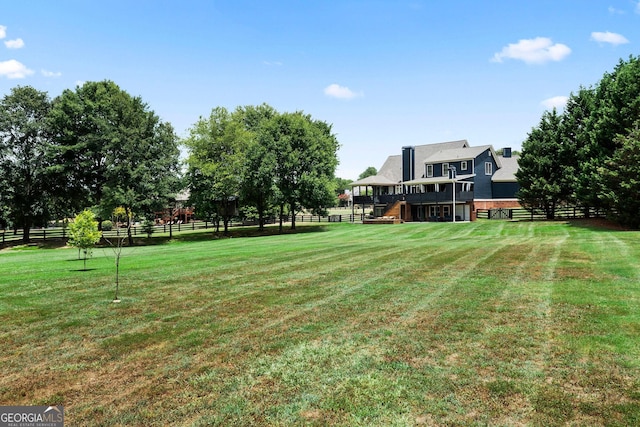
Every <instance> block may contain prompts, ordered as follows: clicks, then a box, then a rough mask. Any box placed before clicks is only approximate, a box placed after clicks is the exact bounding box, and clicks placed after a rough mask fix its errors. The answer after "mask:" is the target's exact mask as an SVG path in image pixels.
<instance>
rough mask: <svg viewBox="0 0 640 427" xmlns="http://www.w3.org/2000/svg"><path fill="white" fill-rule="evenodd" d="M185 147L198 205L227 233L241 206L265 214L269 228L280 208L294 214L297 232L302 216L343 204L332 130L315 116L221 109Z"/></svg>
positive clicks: (266, 109)
mask: <svg viewBox="0 0 640 427" xmlns="http://www.w3.org/2000/svg"><path fill="white" fill-rule="evenodd" d="M184 143H185V145H186V146H187V147H188V149H189V152H190V154H189V158H188V160H187V165H188V179H189V186H190V191H191V200H192V202H193V203H194V204H195V206H196V209H197V210H198V211H199V212H200V213H201V214H204V215H206V216H209V217H210V216H213V215H219V216H221V217H223V219H224V220H225V230H226V221H227V218H228V217H229V216H231V214H232V213H231V211H232V210H233V209H235V206H236V205H235V201H236V200H240V203H242V204H244V205H248V206H253V207H254V208H255V209H256V210H257V212H258V216H259V218H260V226H261V227H262V225H263V224H264V214H265V213H266V212H268V211H271V210H272V208H273V207H276V206H277V207H279V210H280V213H281V214H282V213H284V211H285V208H286V209H288V212H289V213H291V214H292V217H293V218H292V224H291V226H292V228H295V213H296V212H298V211H299V210H300V209H302V208H305V209H310V210H311V211H313V212H314V213H321V212H323V211H325V210H326V208H327V207H329V206H333V205H334V204H335V197H336V195H335V189H334V186H335V181H334V171H335V168H336V166H337V149H338V142H337V139H336V138H335V136H334V135H333V134H332V133H331V126H330V125H328V124H327V123H325V122H322V121H318V120H314V119H313V118H311V116H309V115H306V114H303V113H301V112H295V113H278V112H277V111H275V110H274V109H273V108H272V107H270V106H268V105H266V104H263V105H260V106H257V107H254V106H247V107H241V108H238V109H236V110H235V111H234V112H233V113H229V112H228V111H227V110H226V109H224V108H216V109H214V110H213V111H212V113H211V115H210V116H209V117H208V118H201V119H200V120H199V121H198V122H197V123H196V124H195V125H194V126H193V127H192V128H191V131H190V136H189V137H188V138H187V139H186V140H185V141H184ZM232 202H233V203H232ZM227 207H229V209H227ZM281 217H282V215H281Z"/></svg>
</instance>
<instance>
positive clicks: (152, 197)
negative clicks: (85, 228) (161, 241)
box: [49, 80, 179, 240]
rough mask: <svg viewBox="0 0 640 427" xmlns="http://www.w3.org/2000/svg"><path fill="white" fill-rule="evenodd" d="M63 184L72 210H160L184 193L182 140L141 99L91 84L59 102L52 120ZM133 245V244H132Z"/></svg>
mask: <svg viewBox="0 0 640 427" xmlns="http://www.w3.org/2000/svg"><path fill="white" fill-rule="evenodd" d="M49 123H50V128H51V129H52V131H53V135H54V141H55V145H56V154H57V163H58V166H57V173H58V174H59V176H60V177H61V179H60V180H58V182H60V186H61V187H62V188H64V189H66V191H67V194H68V197H67V200H68V203H69V209H75V210H79V209H81V208H83V207H86V206H98V207H99V210H100V212H101V214H102V217H104V218H108V217H109V216H110V215H111V212H113V209H114V208H115V207H117V206H123V207H124V208H125V209H126V210H127V211H128V217H130V216H131V214H132V213H133V212H135V213H137V214H139V215H145V216H148V215H151V214H153V212H154V210H159V209H160V208H162V207H163V205H164V204H165V203H166V202H167V200H169V199H170V197H171V196H172V195H173V194H174V193H175V192H176V191H177V190H178V188H177V186H178V185H177V183H178V178H179V171H178V162H179V160H178V157H179V150H178V138H177V136H176V135H175V132H174V131H173V128H172V127H171V125H170V124H168V123H165V122H162V121H161V120H160V119H159V117H158V116H157V115H156V114H155V113H154V112H153V111H151V110H150V109H149V108H148V106H147V104H145V103H144V102H143V101H142V99H141V98H139V97H132V96H131V95H129V94H128V93H127V92H125V91H124V90H122V89H120V88H119V87H118V86H117V85H116V84H115V83H113V82H111V81H108V80H105V81H101V82H87V83H85V84H84V85H82V86H79V87H77V88H76V90H75V91H71V90H66V91H64V92H63V93H62V95H61V96H60V97H58V98H56V99H55V100H54V107H53V109H52V111H51V115H50V121H49ZM130 240H131V239H130Z"/></svg>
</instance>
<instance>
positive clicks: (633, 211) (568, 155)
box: [517, 56, 640, 227]
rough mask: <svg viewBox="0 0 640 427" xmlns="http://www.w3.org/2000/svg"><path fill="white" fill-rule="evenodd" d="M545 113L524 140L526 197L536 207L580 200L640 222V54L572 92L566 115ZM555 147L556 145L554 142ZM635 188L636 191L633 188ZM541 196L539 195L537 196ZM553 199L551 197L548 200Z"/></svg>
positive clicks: (629, 221) (523, 185) (523, 191)
mask: <svg viewBox="0 0 640 427" xmlns="http://www.w3.org/2000/svg"><path fill="white" fill-rule="evenodd" d="M554 115H555V113H548V112H547V113H545V114H544V115H543V119H542V121H541V123H540V125H539V126H538V127H537V128H535V129H534V130H532V132H531V133H530V134H529V137H528V139H527V140H526V141H525V143H524V144H523V150H522V155H521V158H520V161H519V166H520V168H521V170H520V172H519V173H518V175H517V176H518V180H519V183H520V186H521V190H520V200H521V202H522V204H523V205H525V206H527V207H530V208H534V207H535V208H544V205H545V203H547V202H548V201H549V200H555V202H556V203H564V202H567V201H571V202H573V201H575V202H577V203H579V204H581V205H582V206H583V207H584V208H585V210H586V211H587V212H588V209H589V208H590V207H591V208H598V209H602V210H605V211H606V212H608V214H609V215H610V216H611V217H613V218H616V219H617V220H619V221H620V222H621V223H623V224H626V225H630V226H634V227H637V226H638V225H640V224H638V223H637V221H635V220H633V218H638V217H640V209H639V208H640V207H639V206H638V205H637V204H636V203H632V202H631V201H632V197H633V195H635V197H636V199H637V198H638V197H637V196H638V193H637V192H636V193H633V190H632V189H634V188H636V187H635V185H636V184H635V181H636V178H634V176H640V163H638V162H636V163H633V162H630V161H628V159H632V158H634V156H635V151H634V150H635V143H636V141H637V130H636V129H637V126H638V120H639V119H640V58H639V57H633V56H632V57H630V58H629V59H628V60H627V61H623V60H620V62H619V63H618V64H617V65H616V67H615V68H614V70H613V71H612V72H610V73H605V74H604V76H603V77H602V79H601V80H600V81H599V82H598V83H597V84H596V85H595V86H593V87H588V88H585V87H581V88H580V90H579V91H577V92H576V93H573V94H571V96H570V97H569V100H568V102H567V105H566V107H565V110H564V112H563V113H562V115H558V117H555V116H554ZM554 147H555V148H554ZM629 191H631V192H629ZM536 200H537V201H536ZM545 201H547V202H545Z"/></svg>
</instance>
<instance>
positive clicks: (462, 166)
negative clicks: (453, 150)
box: [460, 160, 467, 172]
mask: <svg viewBox="0 0 640 427" xmlns="http://www.w3.org/2000/svg"><path fill="white" fill-rule="evenodd" d="M466 170H467V161H466V160H463V161H461V162H460V172H462V171H466Z"/></svg>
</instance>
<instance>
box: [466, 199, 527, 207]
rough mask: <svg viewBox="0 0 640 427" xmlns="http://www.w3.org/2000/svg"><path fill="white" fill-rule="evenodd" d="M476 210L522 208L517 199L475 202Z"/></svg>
mask: <svg viewBox="0 0 640 427" xmlns="http://www.w3.org/2000/svg"><path fill="white" fill-rule="evenodd" d="M473 206H474V209H500V208H502V209H511V208H513V209H518V208H521V207H522V206H520V203H518V200H517V199H503V200H501V199H494V200H474V201H473Z"/></svg>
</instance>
